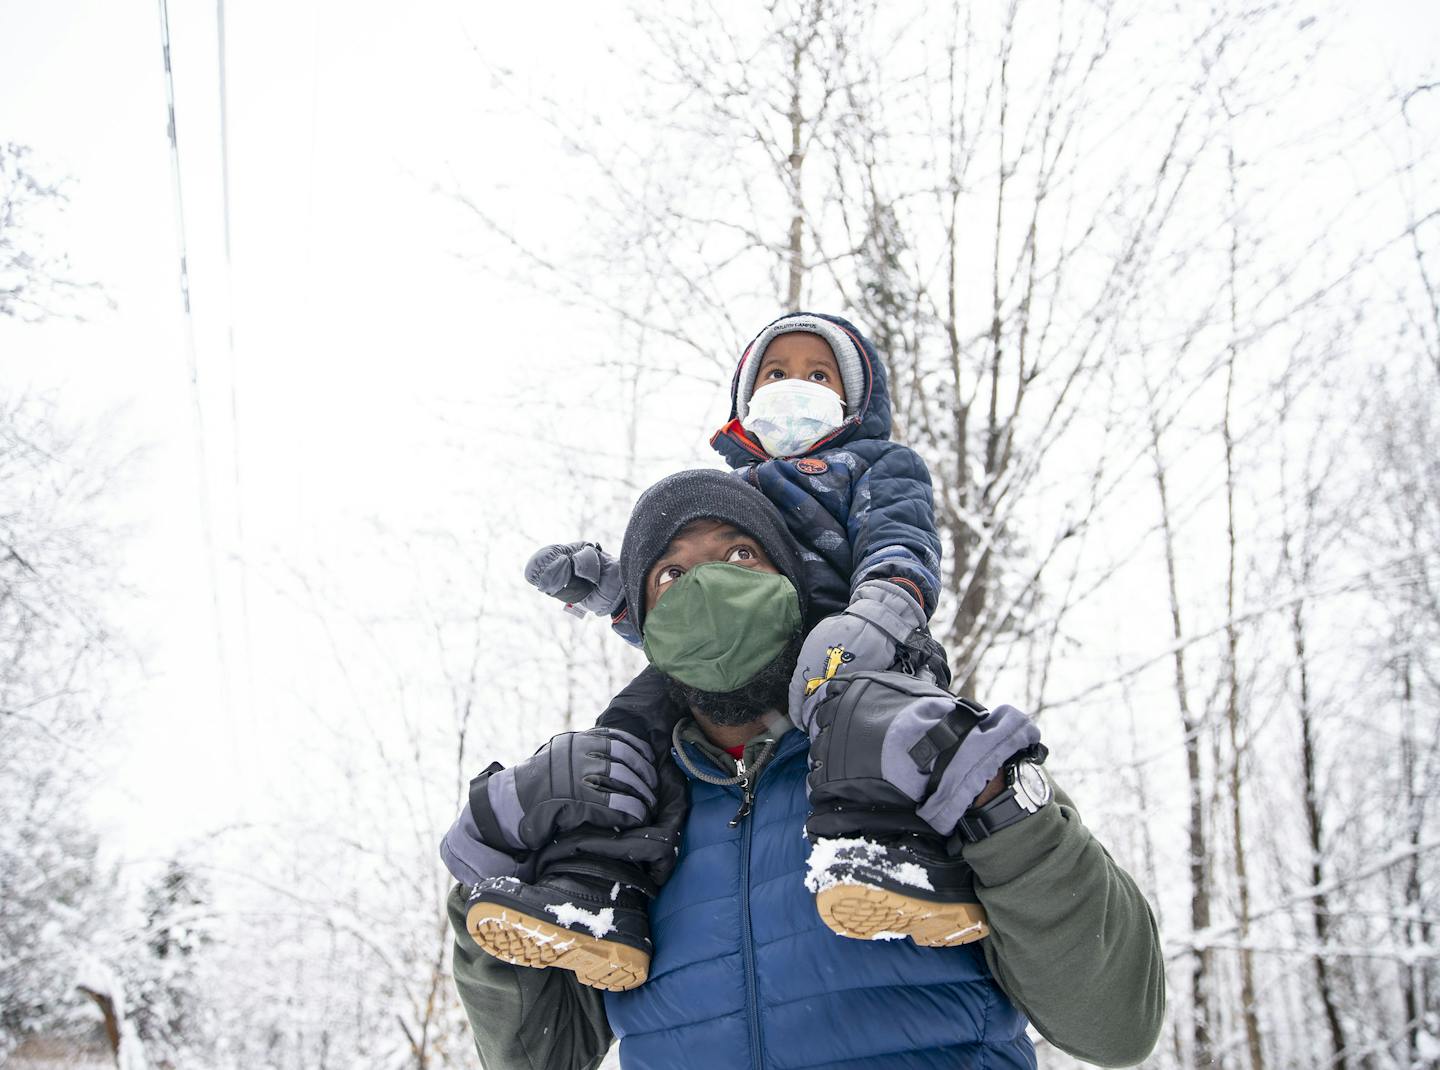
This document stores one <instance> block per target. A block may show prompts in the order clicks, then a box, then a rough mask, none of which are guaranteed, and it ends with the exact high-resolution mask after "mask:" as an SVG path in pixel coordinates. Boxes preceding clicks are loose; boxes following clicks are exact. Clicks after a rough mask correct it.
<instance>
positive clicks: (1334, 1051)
mask: <svg viewBox="0 0 1440 1070" xmlns="http://www.w3.org/2000/svg"><path fill="white" fill-rule="evenodd" d="M1308 572H1309V570H1308V569H1306V570H1305V572H1303V573H1302V577H1303V578H1308ZM1302 581H1303V580H1302ZM1304 612H1305V611H1304V603H1303V602H1297V603H1295V609H1294V611H1293V612H1292V613H1291V616H1290V627H1291V631H1292V634H1293V637H1294V641H1295V665H1296V669H1297V672H1298V674H1299V677H1300V680H1299V689H1300V694H1299V696H1298V703H1299V708H1300V769H1301V776H1302V777H1303V778H1304V787H1305V824H1306V828H1307V830H1308V831H1309V834H1310V884H1311V886H1312V887H1314V888H1317V889H1318V888H1320V886H1321V882H1322V881H1323V880H1324V877H1325V873H1324V868H1323V866H1322V864H1321V859H1323V858H1324V857H1325V844H1324V834H1323V830H1322V828H1321V824H1320V787H1319V784H1318V781H1317V777H1316V771H1315V729H1314V725H1313V723H1312V720H1313V711H1312V710H1311V707H1310V663H1309V658H1308V655H1307V652H1306V645H1305V617H1304ZM1310 902H1311V904H1312V906H1313V907H1314V911H1313V913H1314V918H1315V939H1316V942H1317V943H1318V944H1319V949H1318V950H1317V952H1316V954H1315V984H1316V987H1317V988H1318V989H1319V991H1320V1005H1321V1006H1322V1007H1323V1008H1324V1010H1325V1025H1326V1028H1327V1029H1328V1030H1329V1032H1330V1053H1329V1054H1330V1064H1331V1065H1332V1066H1338V1067H1339V1068H1340V1070H1350V1060H1349V1057H1348V1056H1347V1055H1346V1054H1345V1049H1346V1043H1345V1027H1344V1025H1343V1023H1342V1022H1341V1021H1340V1011H1339V1004H1338V1001H1337V999H1336V996H1335V980H1334V978H1333V977H1332V976H1331V974H1330V964H1329V963H1328V962H1327V961H1326V957H1325V948H1326V947H1327V945H1328V944H1329V943H1330V902H1329V896H1328V895H1327V894H1326V893H1325V892H1323V891H1316V893H1315V894H1314V896H1313V897H1312V898H1311V900H1310Z"/></svg>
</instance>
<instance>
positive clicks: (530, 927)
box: [467, 669, 687, 991]
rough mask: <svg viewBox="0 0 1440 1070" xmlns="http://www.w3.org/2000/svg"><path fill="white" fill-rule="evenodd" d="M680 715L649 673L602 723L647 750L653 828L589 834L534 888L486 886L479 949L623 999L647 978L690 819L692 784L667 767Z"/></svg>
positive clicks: (477, 918) (549, 853)
mask: <svg viewBox="0 0 1440 1070" xmlns="http://www.w3.org/2000/svg"><path fill="white" fill-rule="evenodd" d="M678 716H679V712H678V711H677V710H676V709H675V707H674V706H673V704H672V703H671V702H670V700H669V697H668V695H667V694H666V690H665V681H664V678H663V677H661V676H660V674H659V673H657V672H655V671H654V670H653V669H646V670H645V671H644V672H643V673H641V674H640V675H639V676H637V677H636V678H635V679H634V680H632V681H631V682H630V684H629V685H627V686H626V687H625V688H624V690H622V691H621V692H620V693H619V694H618V695H616V696H615V698H614V699H612V700H611V702H610V704H609V706H607V707H606V709H605V711H604V712H603V713H602V714H601V715H600V718H599V725H600V726H601V727H604V728H610V729H615V730H617V731H622V732H625V733H628V734H629V735H631V736H634V737H638V738H639V739H641V740H643V741H645V742H646V743H648V744H650V748H651V750H652V752H653V754H654V758H655V772H656V782H657V783H656V791H655V797H656V804H655V807H654V812H653V814H652V816H651V823H650V824H649V825H644V826H641V827H639V828H630V829H625V830H623V831H619V832H617V831H615V830H614V829H608V828H597V827H594V826H590V825H582V826H580V827H579V828H576V829H573V830H572V831H570V832H567V833H565V834H563V835H561V836H559V837H557V838H556V839H555V840H553V841H552V842H550V843H549V844H547V845H546V846H545V847H544V848H542V849H541V850H539V851H536V852H534V854H533V855H532V856H531V858H530V859H528V860H527V862H528V865H527V871H528V872H529V873H532V874H534V876H533V879H531V880H529V881H524V882H522V881H520V880H513V879H505V878H501V879H497V880H491V881H482V882H481V883H479V884H477V885H475V887H474V888H473V889H472V891H471V895H470V898H469V900H468V904H467V916H468V918H469V927H470V932H471V935H472V936H473V937H474V939H475V942H476V943H477V944H479V945H480V946H481V947H482V948H484V949H485V950H487V951H489V952H490V953H491V954H494V955H496V956H498V957H500V958H503V959H505V960H506V961H509V962H514V963H517V964H520V965H526V966H542V967H543V966H557V967H560V968H562V969H568V970H573V971H574V972H575V975H576V977H577V978H578V979H579V980H580V981H581V983H583V984H586V985H590V986H592V987H596V988H605V989H613V990H617V991H618V990H623V989H627V988H633V987H635V986H636V985H638V984H641V983H642V982H643V981H644V980H645V977H646V976H647V974H648V972H649V963H650V954H651V951H652V948H651V944H650V926H649V914H648V902H649V899H650V897H651V896H653V895H654V894H655V892H656V891H657V889H658V888H659V886H660V885H661V884H663V883H664V882H665V880H666V879H667V878H668V877H669V876H670V873H671V872H672V871H673V870H674V868H675V861H676V858H677V856H678V854H679V845H680V832H681V827H682V826H683V825H684V822H685V816H686V812H687V805H686V793H685V777H684V774H683V773H681V772H680V769H679V767H678V766H677V765H676V764H675V763H674V762H673V761H672V760H671V759H670V728H671V726H672V725H673V724H674V722H675V720H676V719H677V717H678Z"/></svg>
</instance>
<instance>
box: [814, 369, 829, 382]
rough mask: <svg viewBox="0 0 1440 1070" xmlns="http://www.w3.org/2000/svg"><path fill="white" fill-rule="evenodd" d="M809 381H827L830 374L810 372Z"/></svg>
mask: <svg viewBox="0 0 1440 1070" xmlns="http://www.w3.org/2000/svg"><path fill="white" fill-rule="evenodd" d="M810 381H811V382H812V383H828V382H829V381H830V376H828V375H827V374H825V373H824V372H811V373H810Z"/></svg>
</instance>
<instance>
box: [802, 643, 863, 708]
mask: <svg viewBox="0 0 1440 1070" xmlns="http://www.w3.org/2000/svg"><path fill="white" fill-rule="evenodd" d="M854 659H855V655H854V654H852V653H850V652H849V651H848V650H846V649H845V647H844V646H843V645H841V644H839V643H837V644H835V645H834V646H832V647H830V648H829V649H828V650H826V651H825V675H823V676H812V677H811V678H810V679H808V680H806V681H805V697H806V698H809V697H810V696H811V695H813V694H815V692H816V691H819V690H820V685H821V684H823V683H825V682H826V681H827V680H829V679H830V678H831V677H832V676H834V675H835V674H836V673H837V672H839V671H840V666H841V665H843V664H845V662H847V661H853V660H854Z"/></svg>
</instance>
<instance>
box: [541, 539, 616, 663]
mask: <svg viewBox="0 0 1440 1070" xmlns="http://www.w3.org/2000/svg"><path fill="white" fill-rule="evenodd" d="M525 581H526V582H527V583H529V584H530V585H531V586H532V587H534V588H536V589H537V590H539V591H540V592H541V593H542V594H548V595H549V596H550V597H551V598H558V599H560V601H562V602H564V603H565V604H566V605H567V606H579V607H580V608H581V609H584V610H589V611H590V612H591V613H597V614H600V615H603V616H608V617H609V618H610V627H611V628H612V629H613V630H614V632H615V634H616V635H618V636H620V638H621V639H624V640H625V641H626V642H627V643H629V644H630V645H631V646H639V645H640V633H639V632H638V631H636V629H635V626H634V623H633V621H632V620H631V617H630V613H629V610H628V609H627V607H626V604H625V581H624V578H623V577H622V575H621V572H620V562H619V561H617V560H615V558H614V557H612V556H610V555H609V554H607V553H606V552H605V551H604V550H602V549H601V548H600V545H599V544H598V543H593V542H566V543H552V544H550V545H549V546H542V547H541V548H540V549H538V550H536V551H535V553H533V554H532V555H531V556H530V560H529V561H527V562H526V563H525ZM581 615H582V616H583V614H581Z"/></svg>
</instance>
